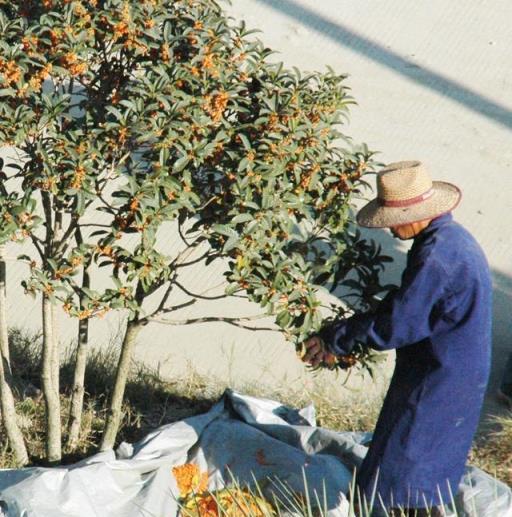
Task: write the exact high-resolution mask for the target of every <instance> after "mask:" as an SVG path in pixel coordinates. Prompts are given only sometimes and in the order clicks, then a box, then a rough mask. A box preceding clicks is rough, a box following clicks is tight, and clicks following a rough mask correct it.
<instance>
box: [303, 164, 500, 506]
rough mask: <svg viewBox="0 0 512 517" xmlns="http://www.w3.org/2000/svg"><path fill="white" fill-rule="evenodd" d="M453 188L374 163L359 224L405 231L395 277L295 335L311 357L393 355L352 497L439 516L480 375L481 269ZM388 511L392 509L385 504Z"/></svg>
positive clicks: (421, 173) (459, 464)
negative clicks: (373, 190) (375, 295)
mask: <svg viewBox="0 0 512 517" xmlns="http://www.w3.org/2000/svg"><path fill="white" fill-rule="evenodd" d="M460 197H461V193H460V190H459V189H458V188H457V187H456V186H455V185H452V184H450V183H446V182H441V181H434V182H433V181H432V180H431V178H430V175H429V173H428V171H427V170H426V168H425V166H424V165H423V164H422V163H421V162H417V161H416V162H397V163H393V164H390V165H388V166H387V167H386V168H385V169H384V170H382V171H381V172H380V173H378V174H377V199H375V200H373V201H371V202H370V203H368V204H367V205H366V206H364V207H363V208H362V209H361V210H360V211H359V212H358V215H357V221H358V223H359V224H360V225H361V226H366V227H370V228H389V229H390V230H391V233H392V234H393V236H395V237H396V238H398V239H404V240H405V239H414V242H413V244H412V247H411V249H410V251H409V253H408V256H407V265H406V268H405V270H404V272H403V275H402V280H401V285H400V287H398V288H396V289H395V290H393V291H391V292H389V293H388V295H387V296H386V297H385V298H384V299H383V300H382V301H381V302H380V303H379V304H378V307H377V309H376V310H375V311H374V312H371V313H363V314H356V315H353V316H351V317H349V318H347V319H341V320H337V321H335V322H334V323H332V324H329V325H327V326H325V327H324V328H322V329H321V330H320V332H318V333H317V334H316V335H313V336H311V337H310V338H309V339H307V340H306V341H305V342H304V343H303V345H304V349H305V355H304V357H303V360H304V361H305V362H307V363H309V364H311V365H318V364H319V363H320V362H322V361H324V360H329V359H332V357H329V356H331V355H335V356H340V355H345V354H349V353H350V352H351V351H352V350H353V348H354V346H355V345H356V344H357V343H366V344H367V345H368V346H370V347H372V348H375V349H377V350H389V349H396V363H395V369H394V372H393V376H392V379H391V383H390V386H389V389H388V392H387V394H386V397H385V400H384V403H383V406H382V409H381V412H380V415H379V418H378V422H377V424H376V427H375V430H374V434H373V439H372V442H371V444H370V446H369V449H368V453H367V455H366V457H365V459H364V461H363V463H362V465H361V467H360V469H359V471H358V473H357V476H356V481H357V486H358V488H359V490H360V492H361V496H362V497H364V498H366V499H367V500H370V499H371V498H372V495H376V497H375V499H374V500H375V501H380V505H381V506H382V508H383V509H385V510H386V512H388V511H390V513H391V514H393V515H394V513H393V512H394V511H395V510H396V508H401V509H402V511H404V513H405V515H418V516H419V515H427V514H428V515H442V513H441V507H442V505H443V504H444V503H447V502H450V501H451V499H452V495H455V494H456V493H457V488H458V485H459V482H460V480H461V478H462V475H463V472H464V467H465V463H466V459H467V454H468V451H469V449H470V446H471V442H472V440H473V437H474V434H475V432H476V428H477V424H478V421H479V416H480V411H481V407H482V403H483V399H484V394H485V390H486V386H487V382H488V378H489V370H490V350H491V302H492V300H491V293H492V289H491V279H490V272H489V267H488V264H487V261H486V258H485V256H484V253H483V252H482V250H481V248H480V246H479V245H478V244H477V242H476V241H475V239H474V238H473V237H472V236H471V235H470V233H469V232H468V231H466V230H465V229H464V228H463V227H462V226H461V225H459V224H458V223H456V222H455V221H454V220H453V217H452V214H451V211H452V210H453V209H454V208H455V207H456V206H457V205H458V203H459V200H460ZM397 515H401V514H400V513H397Z"/></svg>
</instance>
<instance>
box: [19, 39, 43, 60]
mask: <svg viewBox="0 0 512 517" xmlns="http://www.w3.org/2000/svg"><path fill="white" fill-rule="evenodd" d="M38 43H39V38H38V37H37V36H34V35H33V34H31V35H29V36H24V37H23V38H22V40H21V44H22V46H23V50H24V51H25V52H26V53H27V54H28V55H29V56H32V55H34V54H35V52H34V48H35V49H37V45H38Z"/></svg>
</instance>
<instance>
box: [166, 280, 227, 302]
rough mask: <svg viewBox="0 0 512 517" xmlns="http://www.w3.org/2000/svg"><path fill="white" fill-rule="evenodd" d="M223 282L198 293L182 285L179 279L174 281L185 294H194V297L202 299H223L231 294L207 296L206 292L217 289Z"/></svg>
mask: <svg viewBox="0 0 512 517" xmlns="http://www.w3.org/2000/svg"><path fill="white" fill-rule="evenodd" d="M223 284H224V282H223V283H222V284H219V285H216V286H214V287H210V288H209V289H206V290H205V291H203V292H202V293H200V294H196V293H193V292H191V291H189V290H188V289H187V288H186V287H185V286H183V285H181V284H180V283H179V282H178V281H177V280H175V281H174V285H176V287H178V289H181V290H182V291H183V292H184V293H185V294H188V295H189V296H192V298H199V299H200V300H221V299H222V298H227V297H228V296H230V295H228V294H219V295H216V296H205V293H207V292H208V291H212V290H213V289H216V288H218V287H221V286H222V285H223Z"/></svg>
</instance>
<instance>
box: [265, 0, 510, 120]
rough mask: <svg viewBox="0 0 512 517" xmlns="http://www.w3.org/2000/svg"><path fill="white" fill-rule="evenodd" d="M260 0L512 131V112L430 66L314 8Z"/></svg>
mask: <svg viewBox="0 0 512 517" xmlns="http://www.w3.org/2000/svg"><path fill="white" fill-rule="evenodd" d="M256 1H257V2H259V3H261V4H264V5H266V6H268V7H270V8H272V9H274V10H276V11H280V12H282V13H284V14H285V15H286V16H288V17H290V18H294V19H295V20H297V21H299V22H300V23H301V24H303V25H307V26H308V27H310V28H311V29H312V30H314V31H316V32H319V33H320V34H322V35H323V36H325V37H327V38H329V39H331V40H332V41H334V42H335V43H337V44H339V45H342V46H344V47H347V48H349V49H350V50H352V51H354V52H357V53H359V54H362V55H363V56H365V57H366V58H368V59H370V60H372V61H375V62H377V63H379V64H380V65H383V66H385V67H387V68H389V69H391V70H393V71H394V72H396V73H397V74H400V75H402V76H404V77H406V78H407V79H409V80H411V81H413V82H415V83H417V84H419V85H421V86H423V87H425V88H428V89H430V90H433V91H435V92H436V93H438V94H439V95H442V96H443V97H447V98H449V99H451V100H453V101H455V102H457V103H459V104H461V105H463V106H464V107H465V108H467V109H469V110H471V111H474V112H476V113H478V114H479V115H483V116H485V117H487V118H488V119H491V120H494V121H495V122H497V123H499V124H501V125H502V126H505V127H506V128H508V129H512V111H511V110H509V109H507V108H506V107H504V106H502V105H500V104H498V103H496V102H494V101H493V100H492V99H489V98H488V97H485V96H484V95H482V94H480V93H478V92H475V91H474V90H472V89H470V88H468V87H466V86H464V85H462V84H460V83H458V82H457V81H454V80H453V79H448V78H446V77H444V76H443V75H441V74H439V73H437V72H435V71H434V70H431V69H429V68H428V67H424V66H419V65H418V64H417V63H415V62H414V61H411V60H409V59H407V58H404V57H402V56H401V55H400V54H398V53H396V52H393V51H392V50H389V49H387V48H385V47H383V46H382V45H379V44H378V43H376V42H375V41H372V40H370V39H368V38H366V37H365V36H363V35H361V34H359V33H357V32H355V31H353V30H352V29H349V28H348V27H346V26H344V25H342V24H341V23H337V22H333V21H331V20H329V19H328V18H326V17H324V16H323V15H321V14H319V13H317V12H316V11H314V10H313V9H311V8H309V7H304V6H302V5H299V4H297V3H295V2H293V1H292V0H256Z"/></svg>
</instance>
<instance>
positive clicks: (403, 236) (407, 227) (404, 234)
mask: <svg viewBox="0 0 512 517" xmlns="http://www.w3.org/2000/svg"><path fill="white" fill-rule="evenodd" d="M429 224H430V220H428V221H419V222H416V223H408V224H402V225H400V226H391V227H390V228H389V231H390V232H391V234H392V235H393V237H395V238H396V239H400V240H402V241H406V240H407V239H412V238H413V237H416V235H418V233H420V232H421V231H423V230H424V229H425V228H426V227H427V226H428V225H429Z"/></svg>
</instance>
